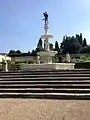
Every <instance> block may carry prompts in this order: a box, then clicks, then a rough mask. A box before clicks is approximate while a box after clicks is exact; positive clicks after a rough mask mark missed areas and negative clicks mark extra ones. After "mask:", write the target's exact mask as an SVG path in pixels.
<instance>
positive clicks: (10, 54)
mask: <svg viewBox="0 0 90 120" xmlns="http://www.w3.org/2000/svg"><path fill="white" fill-rule="evenodd" d="M15 54H16V52H15V50H10V51H9V53H8V56H10V57H14V56H15Z"/></svg>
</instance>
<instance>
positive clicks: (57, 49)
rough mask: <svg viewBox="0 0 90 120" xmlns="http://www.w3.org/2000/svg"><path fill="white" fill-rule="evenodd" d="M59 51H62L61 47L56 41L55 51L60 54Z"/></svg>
mask: <svg viewBox="0 0 90 120" xmlns="http://www.w3.org/2000/svg"><path fill="white" fill-rule="evenodd" d="M59 50H60V49H59V45H58V42H57V41H56V42H55V51H57V52H59Z"/></svg>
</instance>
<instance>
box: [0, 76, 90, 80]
mask: <svg viewBox="0 0 90 120" xmlns="http://www.w3.org/2000/svg"><path fill="white" fill-rule="evenodd" d="M54 79H55V80H90V77H78V76H77V77H65V76H63V77H38V78H0V80H54Z"/></svg>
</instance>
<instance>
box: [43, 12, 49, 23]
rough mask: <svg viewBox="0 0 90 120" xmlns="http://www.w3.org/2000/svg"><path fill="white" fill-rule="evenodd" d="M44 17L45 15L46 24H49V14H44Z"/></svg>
mask: <svg viewBox="0 0 90 120" xmlns="http://www.w3.org/2000/svg"><path fill="white" fill-rule="evenodd" d="M43 15H44V19H43V20H45V24H47V23H48V14H47V12H45V13H43Z"/></svg>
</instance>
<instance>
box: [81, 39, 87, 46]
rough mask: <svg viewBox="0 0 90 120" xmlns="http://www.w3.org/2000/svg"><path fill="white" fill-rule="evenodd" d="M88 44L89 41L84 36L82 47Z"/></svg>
mask: <svg viewBox="0 0 90 120" xmlns="http://www.w3.org/2000/svg"><path fill="white" fill-rule="evenodd" d="M85 46H87V41H86V38H84V40H83V42H82V47H85Z"/></svg>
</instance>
